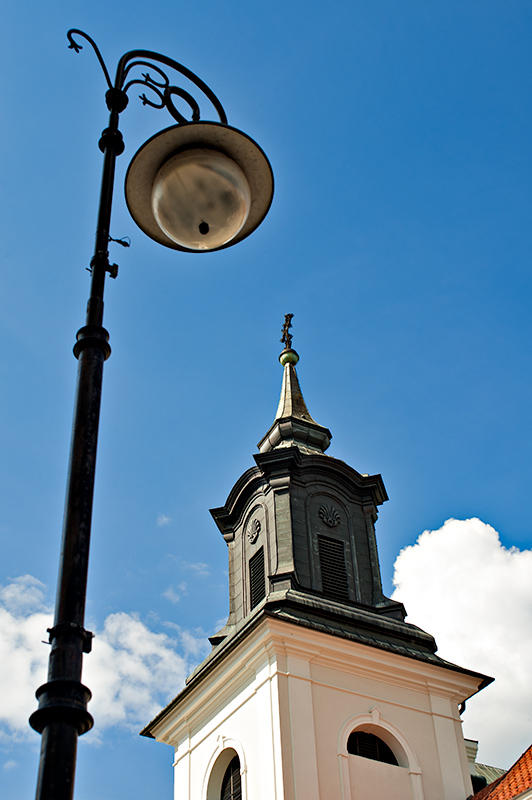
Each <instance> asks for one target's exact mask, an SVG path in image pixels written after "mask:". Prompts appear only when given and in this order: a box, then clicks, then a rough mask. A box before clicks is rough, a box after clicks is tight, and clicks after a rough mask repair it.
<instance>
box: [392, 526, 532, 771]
mask: <svg viewBox="0 0 532 800" xmlns="http://www.w3.org/2000/svg"><path fill="white" fill-rule="evenodd" d="M531 576H532V551H531V550H523V551H521V550H518V549H517V548H515V547H512V548H510V549H508V548H505V547H503V546H502V544H501V542H500V539H499V535H498V533H497V531H496V530H494V528H492V527H491V526H490V525H487V524H486V523H484V522H482V521H481V520H479V519H476V518H475V519H467V520H456V519H449V520H447V522H445V524H444V525H443V526H442V527H441V528H439V529H438V530H434V531H424V532H423V533H422V534H421V535H420V536H419V537H418V540H417V542H416V544H415V545H412V546H410V547H406V548H404V550H402V551H401V552H400V554H399V556H398V557H397V560H396V562H395V573H394V579H393V580H394V585H395V586H396V590H395V591H394V594H393V597H394V599H396V600H401V601H402V602H403V603H404V604H405V606H406V610H407V612H408V620H409V621H410V622H413V623H414V624H416V625H419V626H420V627H421V628H424V629H425V630H427V631H429V632H430V633H432V634H433V635H434V636H435V637H436V641H437V643H438V646H439V651H438V653H439V655H440V656H442V658H446V659H448V660H449V661H454V662H455V663H457V664H459V665H460V666H463V667H467V668H469V669H473V670H477V671H479V672H483V673H485V674H487V675H491V676H492V677H494V678H495V683H493V684H492V685H491V686H489V687H488V688H486V689H484V690H483V691H482V692H481V693H480V694H479V695H478V696H476V697H474V698H472V699H471V700H469V701H468V703H467V710H466V712H465V714H464V715H463V720H464V734H465V736H468V737H470V738H472V739H479V759H480V760H481V761H484V763H488V764H493V765H495V766H509V765H510V764H511V763H512V762H513V761H514V760H515V759H516V758H517V757H518V756H519V755H521V753H522V752H523V750H525V749H526V747H527V746H528V745H529V744H530V731H531V730H532V719H531V712H530V710H531V709H532V684H531V682H530V664H532V640H531V638H530V628H531V623H532V580H531Z"/></svg>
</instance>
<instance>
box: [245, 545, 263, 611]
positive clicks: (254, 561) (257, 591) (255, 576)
mask: <svg viewBox="0 0 532 800" xmlns="http://www.w3.org/2000/svg"><path fill="white" fill-rule="evenodd" d="M249 587H250V589H249V597H250V603H251V608H255V606H256V605H258V604H259V603H260V601H261V600H262V599H263V598H264V597H266V578H265V575H264V547H261V548H260V550H257V552H256V553H255V555H254V556H252V557H251V558H250V559H249Z"/></svg>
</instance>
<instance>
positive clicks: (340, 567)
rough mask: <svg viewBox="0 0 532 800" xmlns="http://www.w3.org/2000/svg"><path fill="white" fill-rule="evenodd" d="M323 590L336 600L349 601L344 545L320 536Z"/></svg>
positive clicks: (337, 540) (319, 548) (319, 549)
mask: <svg viewBox="0 0 532 800" xmlns="http://www.w3.org/2000/svg"><path fill="white" fill-rule="evenodd" d="M318 553H319V557H320V570H321V588H322V591H323V592H324V594H328V595H329V596H330V597H334V598H335V600H349V589H348V587H347V570H346V567H345V548H344V543H343V542H342V541H340V540H339V539H331V538H330V537H329V536H318Z"/></svg>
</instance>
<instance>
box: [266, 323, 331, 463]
mask: <svg viewBox="0 0 532 800" xmlns="http://www.w3.org/2000/svg"><path fill="white" fill-rule="evenodd" d="M293 316H294V315H293V314H285V318H284V325H283V328H282V336H281V342H282V343H283V344H284V345H285V348H284V350H283V351H282V353H281V354H280V355H279V361H280V362H281V365H282V366H283V368H284V373H283V384H282V387H281V397H280V399H279V406H278V407H277V413H276V415H275V419H274V421H273V424H272V426H271V427H270V429H269V430H268V432H267V433H266V435H265V436H264V437H263V438H262V439H261V441H260V442H259V444H258V448H259V450H260V452H261V453H266V452H268V451H269V450H274V449H276V448H278V447H298V448H299V449H300V450H302V451H303V452H305V453H323V452H325V450H326V449H327V448H328V447H329V444H330V442H331V438H332V434H331V432H330V430H329V429H328V428H324V427H322V426H321V425H319V424H318V423H317V422H316V421H315V420H314V419H313V418H312V417H311V415H310V412H309V410H308V408H307V405H306V403H305V400H304V398H303V393H302V391H301V387H300V385H299V380H298V377H297V372H296V364H297V362H298V361H299V354H298V353H297V352H296V351H295V350H294V349H293V348H292V339H293V335H292V334H291V333H290V328H291V327H292V319H293Z"/></svg>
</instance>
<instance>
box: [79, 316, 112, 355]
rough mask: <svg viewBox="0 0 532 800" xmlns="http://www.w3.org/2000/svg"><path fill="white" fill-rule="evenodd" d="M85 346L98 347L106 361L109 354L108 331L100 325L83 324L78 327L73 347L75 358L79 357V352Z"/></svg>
mask: <svg viewBox="0 0 532 800" xmlns="http://www.w3.org/2000/svg"><path fill="white" fill-rule="evenodd" d="M87 347H96V348H99V349H100V350H101V351H102V352H103V354H104V359H105V361H107V359H108V358H109V356H110V355H111V345H110V344H109V331H106V330H105V328H102V326H101V325H85V326H84V327H83V328H80V329H79V331H78V332H77V334H76V344H75V345H74V348H73V351H74V355H75V356H76V358H79V355H80V353H81V352H82V351H83V350H85V349H86V348H87Z"/></svg>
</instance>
